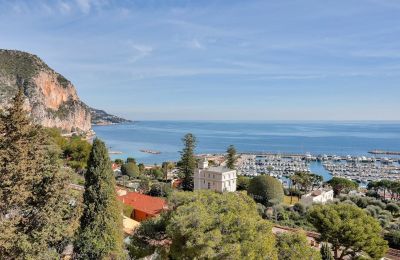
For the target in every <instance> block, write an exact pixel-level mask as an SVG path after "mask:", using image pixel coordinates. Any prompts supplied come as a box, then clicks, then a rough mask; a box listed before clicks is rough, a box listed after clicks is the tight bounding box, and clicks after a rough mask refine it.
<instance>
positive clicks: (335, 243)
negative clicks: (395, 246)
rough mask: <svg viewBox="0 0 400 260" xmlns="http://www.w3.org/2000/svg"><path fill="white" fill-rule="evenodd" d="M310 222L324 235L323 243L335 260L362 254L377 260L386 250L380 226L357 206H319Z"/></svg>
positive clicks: (311, 214) (313, 212)
mask: <svg viewBox="0 0 400 260" xmlns="http://www.w3.org/2000/svg"><path fill="white" fill-rule="evenodd" d="M309 219H310V222H311V223H312V224H313V225H314V226H315V228H316V229H317V230H318V232H319V233H320V234H321V237H320V240H321V241H326V242H328V243H330V244H331V245H332V250H333V252H334V257H335V259H343V258H344V257H345V256H351V257H355V256H356V255H357V254H359V253H361V254H365V255H367V256H369V257H372V258H374V259H375V258H380V257H382V256H384V254H385V252H386V250H387V242H386V241H385V240H383V238H382V237H381V233H382V228H381V226H380V225H379V222H378V221H377V220H375V219H374V218H373V217H371V216H369V215H368V214H367V213H366V212H365V211H364V210H362V209H360V208H358V207H357V206H354V205H350V204H347V203H339V204H329V205H316V206H314V207H312V208H311V209H310V211H309Z"/></svg>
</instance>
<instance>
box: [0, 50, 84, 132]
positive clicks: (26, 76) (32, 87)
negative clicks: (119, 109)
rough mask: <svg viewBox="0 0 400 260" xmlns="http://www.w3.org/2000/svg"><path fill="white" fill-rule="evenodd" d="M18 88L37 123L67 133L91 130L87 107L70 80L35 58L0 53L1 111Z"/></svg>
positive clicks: (18, 52)
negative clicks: (21, 89)
mask: <svg viewBox="0 0 400 260" xmlns="http://www.w3.org/2000/svg"><path fill="white" fill-rule="evenodd" d="M18 86H22V87H23V89H24V93H25V95H26V97H27V99H26V108H27V110H28V111H29V112H30V114H31V116H32V118H33V120H34V121H35V122H36V123H39V124H41V125H43V126H46V127H57V128H61V129H63V130H64V131H68V132H70V131H75V130H77V131H84V132H86V131H88V130H89V129H90V128H91V121H90V120H91V116H90V111H89V108H88V107H87V106H86V105H85V104H84V103H83V102H82V101H80V100H79V97H78V95H77V93H76V89H75V87H74V86H73V85H72V84H71V82H70V81H69V80H67V79H66V78H64V77H63V76H62V75H61V74H59V73H57V72H55V71H54V70H52V69H51V68H49V67H48V66H47V65H46V64H45V63H44V62H43V61H42V60H41V59H39V58H38V57H37V56H35V55H32V54H29V53H26V52H21V51H12V50H0V108H4V107H6V106H8V105H9V102H10V100H11V98H12V97H13V96H14V95H15V93H16V92H17V89H18Z"/></svg>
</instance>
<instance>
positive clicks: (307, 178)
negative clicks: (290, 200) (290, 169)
mask: <svg viewBox="0 0 400 260" xmlns="http://www.w3.org/2000/svg"><path fill="white" fill-rule="evenodd" d="M290 180H291V181H292V183H293V185H294V186H295V187H297V186H298V187H300V189H301V190H302V191H304V192H308V191H310V190H314V188H315V187H320V186H321V185H322V181H323V178H322V176H320V175H317V174H312V173H307V172H296V173H294V174H293V175H292V176H290Z"/></svg>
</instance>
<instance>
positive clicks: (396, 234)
mask: <svg viewBox="0 0 400 260" xmlns="http://www.w3.org/2000/svg"><path fill="white" fill-rule="evenodd" d="M385 239H386V240H387V241H388V242H389V246H390V247H392V248H396V249H400V231H399V230H392V231H390V232H389V233H387V234H385Z"/></svg>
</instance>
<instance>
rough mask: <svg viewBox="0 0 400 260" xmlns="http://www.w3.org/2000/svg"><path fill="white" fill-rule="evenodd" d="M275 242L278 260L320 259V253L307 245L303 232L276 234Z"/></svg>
mask: <svg viewBox="0 0 400 260" xmlns="http://www.w3.org/2000/svg"><path fill="white" fill-rule="evenodd" d="M276 242H277V243H276V246H277V248H278V259H279V260H298V259H304V260H319V259H321V254H320V253H319V252H318V251H317V250H315V249H314V248H312V247H311V246H309V244H308V241H307V237H306V235H305V234H304V232H295V233H281V234H278V235H277V239H276Z"/></svg>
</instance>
